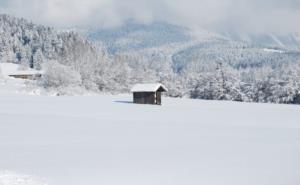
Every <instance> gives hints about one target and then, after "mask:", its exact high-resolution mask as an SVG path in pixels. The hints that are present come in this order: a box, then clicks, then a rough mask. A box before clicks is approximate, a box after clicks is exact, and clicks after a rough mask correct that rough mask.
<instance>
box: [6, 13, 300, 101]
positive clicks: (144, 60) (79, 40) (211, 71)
mask: <svg viewBox="0 0 300 185" xmlns="http://www.w3.org/2000/svg"><path fill="white" fill-rule="evenodd" d="M0 42H1V45H0V60H1V62H13V63H17V64H21V66H22V67H24V68H26V67H31V68H35V69H38V70H40V69H42V70H43V71H45V74H44V76H43V79H42V80H41V81H40V82H39V85H40V86H42V87H44V88H45V89H47V90H55V91H58V92H59V94H76V93H78V92H82V91H83V90H88V91H93V92H108V93H124V92H128V91H129V89H130V87H131V86H132V85H133V84H135V83H141V82H161V83H164V84H165V85H166V86H167V87H168V89H169V92H168V95H169V96H173V97H191V98H199V99H214V100H234V101H249V102H274V103H293V104H296V103H300V82H299V79H300V51H299V50H297V47H283V46H270V45H261V44H259V45H255V44H253V43H249V42H245V41H241V40H234V39H232V38H228V37H225V36H221V35H219V34H214V33H209V32H202V33H201V35H200V36H199V34H198V35H194V34H192V33H191V30H189V29H187V28H182V27H179V26H174V25H169V24H164V23H153V24H150V25H138V24H134V23H132V22H129V23H128V25H124V26H121V27H119V28H113V29H106V30H105V29H101V30H100V31H97V30H93V31H88V32H86V33H83V34H82V32H80V34H79V33H76V32H75V31H72V32H70V31H57V30H55V29H53V28H49V27H45V26H40V25H35V24H33V23H30V22H28V21H26V20H24V19H18V18H14V17H11V16H8V15H1V16H0ZM293 43H294V42H293ZM291 48H292V49H291Z"/></svg>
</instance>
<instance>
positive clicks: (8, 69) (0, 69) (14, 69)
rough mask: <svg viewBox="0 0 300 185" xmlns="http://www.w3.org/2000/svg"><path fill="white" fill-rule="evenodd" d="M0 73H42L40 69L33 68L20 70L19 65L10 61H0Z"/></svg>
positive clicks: (5, 74)
mask: <svg viewBox="0 0 300 185" xmlns="http://www.w3.org/2000/svg"><path fill="white" fill-rule="evenodd" d="M0 73H1V74H2V75H4V76H11V75H36V74H42V71H37V70H34V69H28V70H20V65H18V64H12V63H0Z"/></svg>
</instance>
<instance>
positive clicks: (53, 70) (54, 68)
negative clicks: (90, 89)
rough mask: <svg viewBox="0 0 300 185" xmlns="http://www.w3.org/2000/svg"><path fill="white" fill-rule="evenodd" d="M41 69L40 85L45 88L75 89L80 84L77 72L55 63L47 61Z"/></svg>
mask: <svg viewBox="0 0 300 185" xmlns="http://www.w3.org/2000/svg"><path fill="white" fill-rule="evenodd" d="M43 69H44V74H43V77H42V79H41V83H42V85H43V86H44V87H45V88H61V87H70V86H71V87H76V86H81V84H82V83H81V82H82V80H81V76H80V74H79V73H78V72H76V71H74V70H73V69H72V68H71V67H68V66H65V65H62V64H60V63H58V62H57V61H49V62H48V63H46V64H45V65H44V66H43Z"/></svg>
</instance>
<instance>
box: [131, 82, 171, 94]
mask: <svg viewBox="0 0 300 185" xmlns="http://www.w3.org/2000/svg"><path fill="white" fill-rule="evenodd" d="M159 88H163V89H164V90H165V91H168V89H167V88H166V87H165V86H164V85H163V84H160V83H144V84H136V85H135V86H133V88H132V89H131V92H155V91H157V90H158V89H159Z"/></svg>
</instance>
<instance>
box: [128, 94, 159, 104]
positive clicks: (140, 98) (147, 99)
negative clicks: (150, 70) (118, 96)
mask: <svg viewBox="0 0 300 185" xmlns="http://www.w3.org/2000/svg"><path fill="white" fill-rule="evenodd" d="M133 102H134V103H138V104H156V101H155V92H135V93H133Z"/></svg>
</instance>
